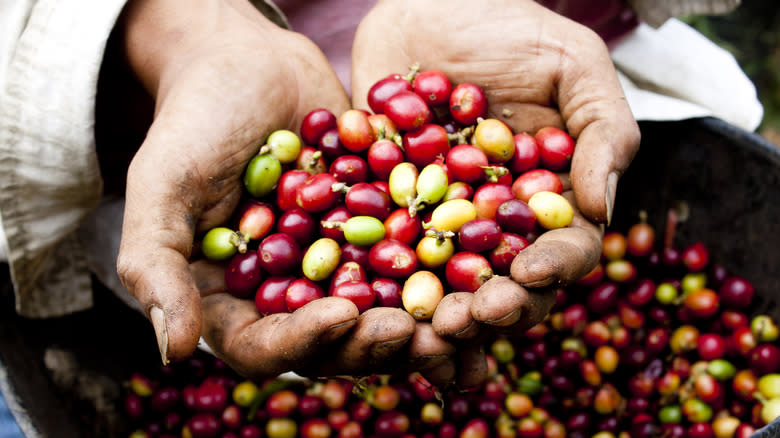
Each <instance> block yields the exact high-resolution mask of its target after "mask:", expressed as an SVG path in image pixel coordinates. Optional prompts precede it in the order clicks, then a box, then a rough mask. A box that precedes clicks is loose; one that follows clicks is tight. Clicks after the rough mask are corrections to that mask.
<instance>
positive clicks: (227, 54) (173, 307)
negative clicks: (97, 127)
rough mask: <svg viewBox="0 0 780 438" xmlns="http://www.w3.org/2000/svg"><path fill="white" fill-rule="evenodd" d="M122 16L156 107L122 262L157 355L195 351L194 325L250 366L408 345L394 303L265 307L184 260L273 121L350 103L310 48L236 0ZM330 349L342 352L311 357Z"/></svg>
mask: <svg viewBox="0 0 780 438" xmlns="http://www.w3.org/2000/svg"><path fill="white" fill-rule="evenodd" d="M122 26H124V29H123V30H124V47H125V51H126V57H127V59H128V61H129V66H130V68H131V69H132V70H133V71H134V72H135V73H136V74H137V76H138V77H139V79H140V81H141V82H142V83H143V85H144V86H145V88H146V89H147V90H148V91H149V93H150V94H151V95H153V96H154V98H155V105H156V108H155V115H154V120H153V122H152V124H151V127H150V128H149V130H148V133H147V136H146V139H145V140H144V142H143V144H142V145H141V147H140V149H139V150H138V152H137V153H136V154H135V156H134V158H133V160H132V163H131V165H130V167H129V170H128V178H127V189H126V206H125V217H124V224H123V229H122V242H121V246H120V253H119V258H118V261H117V269H118V273H119V275H120V278H121V279H122V281H123V284H124V285H125V286H126V287H127V289H128V290H129V291H130V292H131V293H132V294H133V295H134V296H135V297H136V299H137V300H138V301H139V303H140V304H141V306H142V308H143V309H144V310H145V311H146V312H147V314H148V316H149V317H150V319H151V320H152V323H153V325H154V328H155V332H156V334H157V338H158V343H159V346H160V352H161V355H162V359H163V361H164V362H167V361H168V360H178V359H182V358H185V357H187V356H188V355H190V354H191V353H192V352H193V350H194V349H195V347H196V345H197V342H198V339H199V337H200V336H201V334H202V335H203V336H204V338H205V339H206V341H207V342H208V344H209V345H210V346H211V348H212V349H213V350H214V351H215V352H216V354H217V355H218V356H220V357H221V358H222V359H224V360H225V361H226V362H227V363H228V364H230V365H231V366H232V367H233V368H235V369H236V370H239V371H240V372H241V373H242V374H244V375H246V376H251V377H263V376H273V375H276V374H278V373H281V372H284V371H289V370H292V369H295V368H303V367H307V366H309V367H313V366H315V365H320V366H321V367H322V368H323V371H327V372H329V373H341V372H357V371H358V370H360V369H362V368H363V367H366V366H369V365H371V364H373V363H375V362H381V361H382V360H383V359H384V358H385V357H386V356H387V355H390V354H392V353H394V352H395V351H397V350H399V349H402V348H406V341H407V340H408V339H410V338H411V337H412V336H413V334H414V333H415V329H414V321H413V320H412V319H411V317H410V316H409V315H407V314H405V313H403V312H400V311H399V312H394V313H389V312H388V313H386V314H383V315H381V316H382V317H381V318H374V319H373V320H372V319H371V318H370V315H369V316H362V317H358V312H357V308H356V307H355V306H354V305H353V304H352V303H351V302H349V301H348V300H344V299H337V298H333V299H325V300H322V301H320V302H317V303H312V305H310V306H307V307H306V308H304V309H301V310H299V311H298V312H295V313H293V314H291V315H276V316H273V317H269V318H261V316H260V315H259V314H258V313H257V311H256V310H255V309H254V304H253V303H251V302H249V301H243V300H238V299H235V298H233V297H231V296H229V295H227V294H224V293H214V292H218V291H217V290H216V289H215V288H214V283H213V274H214V271H213V266H212V268H211V269H212V270H209V268H207V267H206V266H205V265H202V264H196V265H194V266H196V267H199V268H197V269H194V271H191V270H190V261H191V260H190V259H191V258H192V257H193V247H194V242H195V241H196V240H197V239H198V238H199V235H201V234H202V233H203V232H204V231H206V230H207V229H209V228H211V227H214V226H216V225H218V224H221V223H224V222H225V221H226V220H227V219H228V217H229V216H230V215H231V213H232V212H233V210H234V209H235V208H236V206H237V203H238V202H239V199H240V197H241V194H242V191H243V186H242V178H241V177H242V174H243V171H244V168H245V166H246V165H247V163H248V162H249V160H250V159H251V158H252V156H254V155H255V154H256V153H257V151H258V150H259V148H260V146H262V144H263V141H264V139H265V138H266V137H267V136H268V135H269V134H270V132H272V131H273V130H276V129H281V128H286V129H292V130H296V129H297V128H298V127H299V126H300V123H301V120H302V118H303V117H304V116H305V115H306V114H307V113H308V112H309V111H311V110H312V109H314V108H317V107H325V108H328V109H329V110H331V111H332V112H334V113H336V114H339V113H341V112H343V111H345V110H346V109H347V108H348V107H349V102H348V99H347V96H346V93H345V91H344V90H343V87H342V86H341V85H340V83H339V81H338V79H337V78H336V75H335V74H334V72H333V71H332V70H331V68H330V67H329V66H328V64H327V61H326V60H325V58H324V56H323V55H322V53H321V52H320V51H319V49H317V48H316V47H315V46H314V45H313V44H312V43H311V42H310V41H309V40H307V39H306V38H304V37H303V36H301V35H298V34H295V33H292V32H288V31H285V30H282V29H280V28H278V27H277V26H275V25H273V24H272V23H271V22H269V21H268V20H266V19H265V18H264V17H262V16H261V15H260V14H259V13H258V12H257V11H256V10H255V9H254V8H253V7H252V6H251V5H250V4H249V3H248V2H245V1H242V0H235V1H234V0H219V1H215V0H202V1H199V2H197V4H192V2H185V1H183V0H136V1H134V2H131V3H130V4H129V6H128V9H127V10H126V11H125V13H124V16H123V22H122ZM201 271H203V273H201ZM193 272H195V273H196V275H193ZM209 272H210V274H209ZM209 278H211V280H208V279H209ZM201 290H205V291H209V292H210V293H211V295H209V296H207V297H205V298H203V299H201V294H200V292H201ZM371 321H374V322H375V324H374V326H370V325H367V324H368V322H371ZM372 327H373V328H374V329H375V330H370V329H371V328H372ZM337 341H338V346H335V345H336V342H337ZM329 347H332V348H341V349H344V350H345V351H344V352H343V354H342V353H339V354H333V355H332V356H330V355H329V356H322V355H319V353H321V352H322V350H323V349H328V348H329ZM326 357H327V359H328V360H332V362H331V361H325V360H323V359H324V358H326ZM315 358H316V360H315ZM331 358H332V359H331Z"/></svg>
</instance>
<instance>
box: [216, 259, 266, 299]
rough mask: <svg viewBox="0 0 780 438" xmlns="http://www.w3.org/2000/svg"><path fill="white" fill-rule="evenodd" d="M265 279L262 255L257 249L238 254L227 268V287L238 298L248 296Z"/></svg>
mask: <svg viewBox="0 0 780 438" xmlns="http://www.w3.org/2000/svg"><path fill="white" fill-rule="evenodd" d="M262 281H263V272H262V270H261V269H260V256H259V255H258V253H257V252H256V251H250V252H246V253H244V254H241V253H239V254H236V255H234V256H233V258H232V259H230V263H228V266H227V268H225V288H226V289H227V291H228V292H229V293H230V294H231V295H233V296H234V297H236V298H247V297H249V295H250V294H252V293H254V292H255V291H256V290H257V288H258V287H259V286H260V283H261V282H262Z"/></svg>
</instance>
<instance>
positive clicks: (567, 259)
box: [510, 192, 602, 288]
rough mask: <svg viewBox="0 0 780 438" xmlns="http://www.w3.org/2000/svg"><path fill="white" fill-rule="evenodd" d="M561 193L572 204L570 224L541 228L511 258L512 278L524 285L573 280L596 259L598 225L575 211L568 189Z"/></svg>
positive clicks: (550, 284) (527, 286) (598, 241)
mask: <svg viewBox="0 0 780 438" xmlns="http://www.w3.org/2000/svg"><path fill="white" fill-rule="evenodd" d="M564 196H565V197H566V199H568V200H569V202H571V203H572V205H573V206H574V207H575V214H574V219H573V220H572V223H571V225H569V226H568V227H565V228H558V229H554V230H549V231H546V232H544V233H543V234H542V235H540V236H539V237H538V238H537V239H536V240H535V241H534V243H533V244H531V245H529V246H528V247H527V248H525V249H523V250H522V251H520V253H518V254H517V256H516V257H515V259H514V260H513V261H512V267H511V269H510V273H511V276H512V279H513V280H515V281H516V282H518V283H520V284H521V285H523V286H524V287H526V288H537V287H547V286H555V285H559V284H567V283H570V282H573V281H575V280H577V279H579V278H581V277H582V276H584V275H585V274H587V273H588V272H590V270H591V269H593V267H594V266H596V263H598V261H599V257H600V256H601V236H602V230H601V227H599V226H597V225H595V224H594V223H592V222H590V221H588V220H587V219H585V218H584V217H583V216H582V215H581V214H580V213H579V212H578V211H577V209H576V202H574V199H573V194H572V192H565V193H564Z"/></svg>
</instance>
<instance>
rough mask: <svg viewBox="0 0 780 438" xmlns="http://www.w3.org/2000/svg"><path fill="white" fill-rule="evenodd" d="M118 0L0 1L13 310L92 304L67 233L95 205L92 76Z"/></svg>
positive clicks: (2, 188) (2, 208)
mask: <svg viewBox="0 0 780 438" xmlns="http://www.w3.org/2000/svg"><path fill="white" fill-rule="evenodd" d="M125 1H126V0H100V1H94V0H69V1H59V0H37V1H36V0H18V1H9V0H6V1H3V2H0V213H1V214H2V229H3V231H4V232H5V242H4V243H5V244H6V245H7V247H6V250H7V254H6V256H7V260H8V263H9V266H10V269H11V277H12V281H13V283H14V288H15V291H16V298H17V301H16V307H17V311H18V312H19V313H20V314H21V315H23V316H27V317H36V318H37V317H49V316H55V315H62V314H67V313H71V312H74V311H78V310H82V309H85V308H88V307H90V306H91V305H92V292H91V282H90V277H89V271H88V269H87V268H86V262H85V255H84V251H83V248H82V244H81V242H80V241H79V240H78V238H77V237H76V234H75V233H73V231H75V230H76V228H77V227H78V226H79V224H80V222H81V221H82V219H83V218H84V217H85V216H86V215H87V214H88V213H89V212H90V211H91V210H92V209H93V208H94V207H95V206H96V205H97V203H98V201H99V200H100V196H101V194H102V179H101V177H100V171H99V168H98V163H97V157H96V154H95V136H94V123H95V122H94V121H95V117H94V110H95V95H96V90H97V79H98V73H99V71H100V64H101V62H102V59H103V52H104V50H105V46H106V41H107V39H108V36H109V34H110V33H111V30H112V28H113V27H114V24H115V22H116V19H117V17H118V16H119V14H120V12H121V10H122V8H123V6H124V4H125Z"/></svg>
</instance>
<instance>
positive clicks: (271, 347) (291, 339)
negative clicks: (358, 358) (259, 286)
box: [202, 293, 358, 378]
mask: <svg viewBox="0 0 780 438" xmlns="http://www.w3.org/2000/svg"><path fill="white" fill-rule="evenodd" d="M202 301H203V338H204V339H205V340H206V342H207V343H208V344H209V346H210V347H211V348H212V349H213V350H214V352H215V353H216V354H217V356H219V357H220V358H222V359H223V360H224V361H225V362H226V363H228V365H230V366H231V367H232V368H233V369H235V370H236V371H237V372H239V373H240V374H241V375H243V376H245V377H248V378H265V377H269V376H274V375H277V374H279V373H282V372H286V371H291V370H295V369H297V368H299V367H302V366H305V365H306V364H308V363H310V361H312V360H313V359H314V358H316V357H317V356H318V355H319V354H321V353H322V352H323V350H325V349H327V348H328V347H329V345H330V344H332V343H333V342H336V341H337V340H339V339H341V338H342V337H343V336H345V335H347V333H349V332H350V330H351V329H352V328H353V326H354V325H355V324H356V323H357V319H358V310H357V307H355V305H354V304H353V303H352V302H351V301H349V300H347V299H344V298H337V297H326V298H322V299H319V300H315V301H313V302H311V303H309V304H307V305H305V306H303V307H301V308H300V309H298V310H296V311H295V312H293V313H278V314H274V315H269V316H266V317H261V316H260V314H259V313H258V312H257V309H256V308H255V305H254V303H253V302H251V301H249V300H243V299H238V298H234V297H232V296H231V295H228V294H224V293H222V294H214V295H210V296H208V297H205V298H203V300H202Z"/></svg>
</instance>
